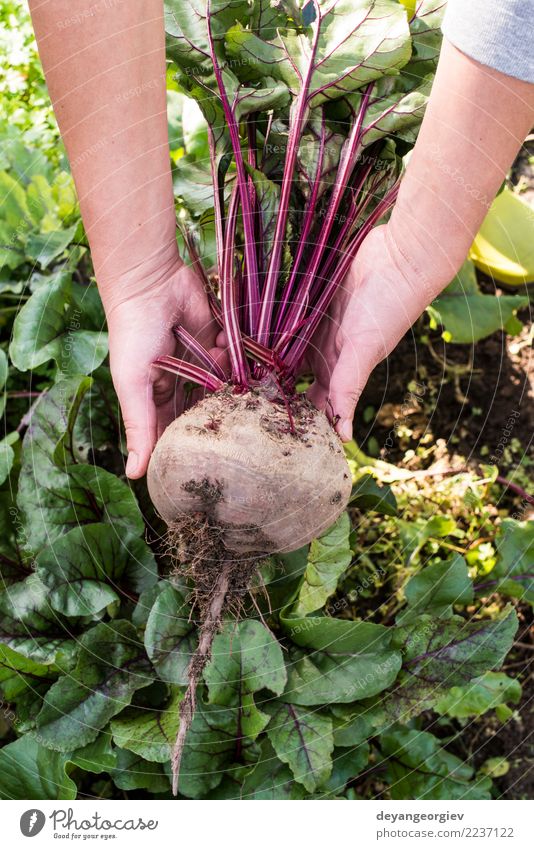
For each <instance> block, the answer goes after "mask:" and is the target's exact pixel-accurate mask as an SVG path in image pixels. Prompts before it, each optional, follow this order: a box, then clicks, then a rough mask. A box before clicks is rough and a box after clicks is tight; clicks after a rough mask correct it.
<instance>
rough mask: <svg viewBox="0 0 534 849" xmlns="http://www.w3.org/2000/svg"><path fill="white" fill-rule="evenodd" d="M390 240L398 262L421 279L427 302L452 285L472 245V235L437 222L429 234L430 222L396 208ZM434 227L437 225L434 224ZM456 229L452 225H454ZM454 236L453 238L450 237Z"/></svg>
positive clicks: (389, 230) (409, 274) (418, 279)
mask: <svg viewBox="0 0 534 849" xmlns="http://www.w3.org/2000/svg"><path fill="white" fill-rule="evenodd" d="M387 228H388V234H387V241H388V246H389V249H390V252H391V253H392V255H393V258H394V261H395V263H396V264H397V265H398V266H399V270H400V271H401V272H402V273H403V274H404V276H405V277H406V276H409V277H411V278H412V279H414V278H415V280H416V281H417V284H418V287H419V290H420V292H421V294H422V297H423V296H424V299H425V306H427V305H428V304H429V303H430V302H431V301H433V300H434V298H436V297H437V296H438V295H439V294H440V292H441V291H442V290H443V289H444V288H445V287H446V286H448V285H449V283H450V282H451V280H453V278H454V276H455V275H456V274H457V273H458V271H459V269H460V268H461V266H462V264H463V262H464V261H465V258H466V256H467V253H468V251H469V248H470V245H471V239H468V240H466V239H465V236H464V237H463V238H461V237H460V236H459V234H457V233H455V234H454V233H451V232H450V229H449V230H447V229H446V228H445V229H444V228H443V227H440V226H438V224H437V222H436V225H435V230H434V233H435V236H434V237H433V238H432V239H428V238H426V234H427V233H428V228H429V225H428V223H427V225H426V227H425V229H423V228H422V227H418V224H417V221H416V220H414V216H413V215H412V217H411V218H410V217H408V216H407V215H405V214H404V211H403V210H402V209H401V208H399V209H397V207H395V208H394V210H393V213H392V215H391V218H390V220H389V222H388V224H387ZM433 229H434V228H433ZM451 229H452V228H451ZM449 236H451V238H449Z"/></svg>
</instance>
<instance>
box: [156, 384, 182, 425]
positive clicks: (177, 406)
mask: <svg viewBox="0 0 534 849" xmlns="http://www.w3.org/2000/svg"><path fill="white" fill-rule="evenodd" d="M183 400H184V390H183V385H182V382H181V381H180V382H179V383H177V385H176V391H175V392H173V394H172V395H171V397H170V398H168V399H167V400H166V401H163V402H162V403H156V417H157V424H156V435H157V438H158V439H159V438H160V436H161V435H162V434H163V432H164V431H165V429H166V428H167V427H168V426H169V425H170V424H171V422H173V421H174V420H175V419H177V418H178V416H179V415H181V413H182V412H183V409H184V405H183Z"/></svg>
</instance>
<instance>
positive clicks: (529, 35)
mask: <svg viewBox="0 0 534 849" xmlns="http://www.w3.org/2000/svg"><path fill="white" fill-rule="evenodd" d="M442 31H443V34H444V35H445V36H446V38H448V40H449V41H450V42H451V43H452V44H454V46H455V47H457V48H458V50H461V51H462V53H465V54H467V56H470V57H471V58H472V59H476V60H477V61H478V62H480V63H481V64H483V65H489V66H490V67H491V68H495V69H496V70H497V71H502V73H503V74H508V75H509V76H511V77H517V78H518V79H520V80H526V81H527V82H531V83H534V0H448V4H447V11H446V12H445V18H444V21H443V26H442Z"/></svg>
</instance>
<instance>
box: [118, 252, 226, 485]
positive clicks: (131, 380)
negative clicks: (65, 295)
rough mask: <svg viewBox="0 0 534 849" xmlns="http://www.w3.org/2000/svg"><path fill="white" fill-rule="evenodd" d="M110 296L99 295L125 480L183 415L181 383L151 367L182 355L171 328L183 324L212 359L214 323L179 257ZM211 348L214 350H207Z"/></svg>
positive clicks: (138, 473)
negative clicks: (159, 359)
mask: <svg viewBox="0 0 534 849" xmlns="http://www.w3.org/2000/svg"><path fill="white" fill-rule="evenodd" d="M112 291H113V293H119V294H118V295H116V296H115V299H113V297H108V298H106V296H105V294H104V296H103V300H104V308H105V310H106V315H107V321H108V329H109V353H110V365H111V374H112V378H113V384H114V386H115V390H116V392H117V395H118V398H119V402H120V406H121V410H122V415H123V419H124V425H125V428H126V441H127V448H128V460H127V464H126V474H127V475H128V477H129V478H132V479H136V478H140V477H142V476H143V475H144V474H145V472H146V470H147V467H148V461H149V459H150V455H151V453H152V450H153V448H154V445H155V444H156V441H157V439H158V438H159V436H160V435H161V433H162V432H163V431H164V430H165V428H166V427H167V425H168V424H170V422H171V421H173V419H175V418H176V416H177V415H179V413H180V412H182V409H183V387H182V383H181V381H177V379H176V378H175V377H174V376H173V375H172V374H169V373H168V372H165V371H163V370H162V369H159V368H157V367H156V366H153V365H152V363H153V362H154V360H155V359H156V358H157V357H159V356H162V355H164V354H166V355H169V354H170V355H172V356H180V357H182V358H187V357H185V356H184V350H183V348H181V346H178V344H177V342H176V340H175V338H174V336H173V333H172V328H173V326H174V325H176V324H182V325H183V326H184V327H185V328H186V329H187V330H188V331H189V333H191V335H192V336H194V337H195V338H196V339H198V341H199V342H200V343H201V344H202V345H204V347H205V348H207V349H208V350H210V351H211V353H212V355H213V356H214V357H215V358H216V359H217V360H218V361H221V359H222V357H223V352H222V351H221V350H220V349H216V348H215V347H214V346H215V337H216V334H217V330H218V326H217V325H216V323H215V322H214V320H213V318H212V315H211V311H210V308H209V304H208V300H207V297H206V293H205V291H204V287H203V284H202V281H201V280H200V278H199V277H198V276H197V274H196V273H195V272H194V271H193V270H192V269H191V268H189V267H188V266H186V265H184V264H183V263H182V261H181V260H180V259H179V258H177V259H176V261H175V262H173V264H172V265H171V266H170V268H169V269H165V270H164V273H163V274H158V273H153V275H152V279H150V277H148V278H147V277H144V278H143V280H142V282H140V281H137V280H136V279H132V278H130V279H128V277H127V276H126V279H122V280H120V281H115V282H114V286H113V290H112ZM211 349H214V350H211Z"/></svg>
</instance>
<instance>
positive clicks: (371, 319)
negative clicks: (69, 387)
mask: <svg viewBox="0 0 534 849" xmlns="http://www.w3.org/2000/svg"><path fill="white" fill-rule="evenodd" d="M532 125H534V84H532V83H528V82H524V81H522V80H519V79H515V78H514V77H509V76H506V75H505V74H502V73H500V72H499V71H496V70H493V69H492V68H488V67H487V66H485V65H481V64H480V63H478V62H476V61H474V60H473V59H470V58H469V57H468V56H466V55H465V54H463V53H461V52H460V51H459V50H457V49H456V48H455V47H453V46H452V45H451V44H450V43H449V42H447V41H445V42H444V44H443V49H442V53H441V56H440V61H439V67H438V71H437V75H436V79H435V82H434V87H433V89H432V94H431V97H430V103H429V106H428V109H427V113H426V115H425V118H424V121H423V126H422V128H421V132H420V134H419V138H418V140H417V143H416V145H415V148H414V151H413V153H412V157H411V160H410V163H409V165H408V168H407V171H406V175H405V177H404V180H403V183H402V186H401V189H400V192H399V197H398V200H397V203H396V205H395V208H394V210H393V213H392V215H391V218H390V221H389V223H388V224H387V225H384V226H383V227H379V228H377V229H375V230H374V231H372V232H371V233H370V234H369V236H368V237H367V239H366V240H365V242H364V243H363V245H362V247H361V249H360V251H359V253H358V255H357V257H356V259H355V261H354V263H353V265H352V268H351V270H350V272H349V274H348V275H347V278H346V280H345V283H344V286H343V288H342V291H340V292H339V294H338V295H337V296H336V298H335V300H334V303H333V305H332V308H331V310H330V314H329V317H327V318H326V319H325V321H324V322H323V324H322V326H321V327H320V329H319V332H318V334H317V337H316V339H315V340H314V344H315V353H314V354H313V360H312V365H313V371H314V376H315V383H314V384H313V386H312V387H311V389H310V396H311V398H312V400H313V401H314V403H316V404H317V405H318V406H319V407H322V408H328V409H331V410H333V412H334V413H335V414H336V415H338V416H339V417H340V420H339V423H338V426H337V429H338V432H339V434H340V435H341V436H342V438H344V439H350V438H351V435H352V418H353V415H354V409H355V406H356V403H357V401H358V399H359V397H360V394H361V392H362V390H363V388H364V386H365V384H366V382H367V379H368V377H369V375H370V373H371V371H372V370H373V368H374V367H375V366H376V365H377V363H378V362H380V360H382V359H383V358H384V357H386V356H387V355H388V354H389V353H390V352H391V351H392V350H393V348H394V347H395V346H396V345H397V343H398V342H399V341H400V339H401V338H402V336H403V335H404V334H405V333H406V332H407V330H408V329H409V328H410V326H411V325H412V324H413V322H414V321H415V320H416V319H417V318H418V317H419V315H420V314H421V313H422V312H423V310H424V309H425V307H426V306H428V304H429V303H430V302H431V301H432V300H433V298H435V297H436V296H437V295H438V294H439V293H440V292H441V290H442V289H443V288H444V287H445V286H446V285H447V284H448V283H449V282H450V281H451V280H452V278H453V277H454V275H455V274H456V272H457V271H458V269H459V268H460V266H461V265H462V263H463V261H464V259H465V257H466V255H467V253H468V250H469V247H470V245H471V243H472V241H473V238H474V236H475V235H476V233H477V231H478V228H479V227H480V224H481V222H482V220H483V218H484V216H485V214H486V212H487V208H488V206H489V204H490V203H491V201H492V200H493V198H494V196H495V194H496V193H497V191H498V189H499V186H500V185H501V183H502V181H503V180H504V178H505V175H506V172H507V170H508V168H509V167H510V165H511V164H512V162H513V160H514V157H515V156H516V154H517V152H518V150H519V148H520V146H521V143H522V142H523V140H524V138H525V136H526V135H527V133H528V132H529V130H530V128H531V127H532ZM327 399H329V400H330V405H328V407H327Z"/></svg>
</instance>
